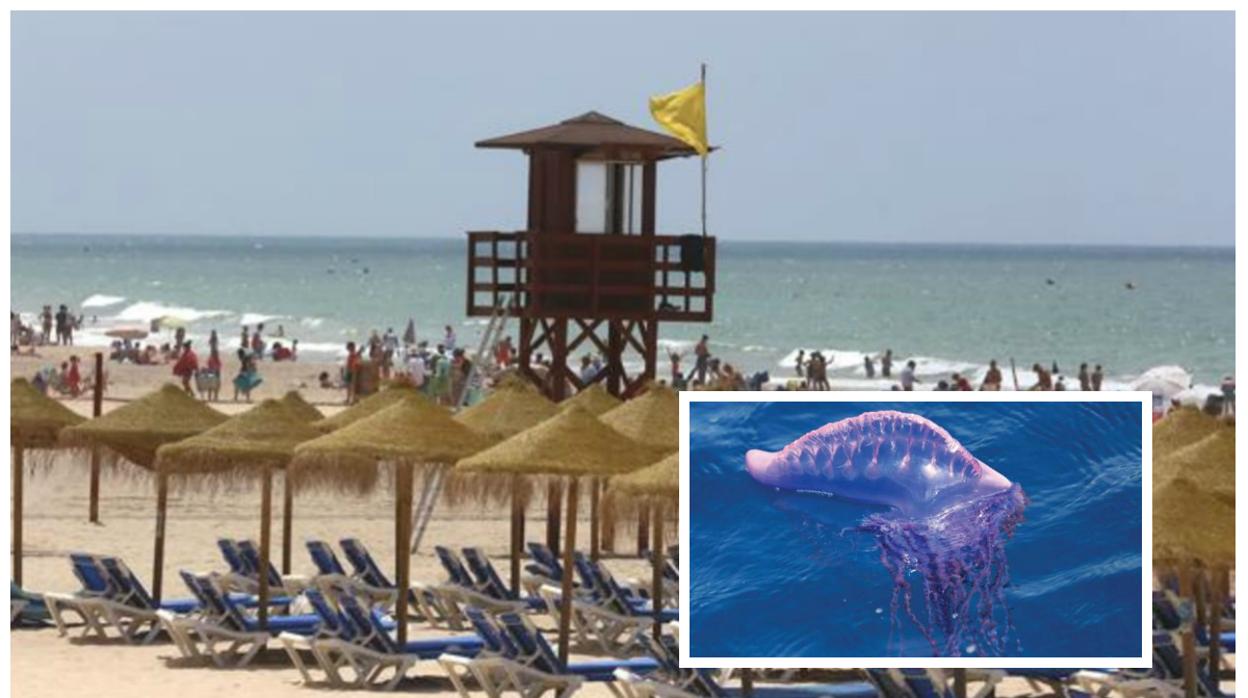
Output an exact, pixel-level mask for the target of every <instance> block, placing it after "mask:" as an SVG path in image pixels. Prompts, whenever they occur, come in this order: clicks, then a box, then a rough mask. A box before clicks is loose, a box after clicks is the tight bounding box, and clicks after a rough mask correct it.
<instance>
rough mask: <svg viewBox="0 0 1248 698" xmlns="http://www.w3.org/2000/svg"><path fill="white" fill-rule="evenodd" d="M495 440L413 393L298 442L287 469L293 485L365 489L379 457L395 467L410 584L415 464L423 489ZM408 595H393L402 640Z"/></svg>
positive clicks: (401, 566) (402, 572)
mask: <svg viewBox="0 0 1248 698" xmlns="http://www.w3.org/2000/svg"><path fill="white" fill-rule="evenodd" d="M393 390H395V388H390V389H389V390H387V391H386V392H391V391H393ZM383 394H384V393H383ZM492 443H493V439H491V438H490V437H488V436H485V435H483V434H479V433H477V432H475V431H473V430H472V429H469V428H468V427H466V426H464V425H463V424H460V423H459V422H457V421H455V420H454V419H452V418H451V415H450V413H448V412H447V411H446V410H444V409H442V408H441V407H438V406H436V405H434V404H432V403H430V402H428V401H427V400H425V399H424V398H423V397H420V396H416V395H411V396H410V397H408V398H407V399H401V400H398V401H397V402H394V403H393V404H391V405H390V406H389V407H386V408H384V409H381V410H379V411H377V412H376V413H375V414H373V415H372V416H369V417H365V418H363V419H359V420H357V421H355V422H352V423H351V424H348V425H347V426H344V427H341V428H340V429H338V430H336V431H334V432H332V433H329V434H325V435H324V436H321V437H319V438H316V439H313V440H311V441H308V442H305V443H303V444H300V445H299V446H298V447H296V448H295V456H294V458H293V459H292V460H291V463H290V466H289V468H288V473H287V475H288V477H289V481H290V482H291V483H292V484H293V485H294V487H295V488H296V489H301V488H305V487H313V488H328V489H336V490H340V491H341V490H347V491H354V492H360V493H363V492H368V491H370V490H373V489H375V488H376V487H377V485H378V483H379V482H380V481H381V470H382V466H383V465H385V466H388V467H390V468H392V469H393V474H394V490H395V541H394V544H395V568H396V571H395V576H396V577H397V585H398V588H399V589H407V588H408V587H410V586H411V552H410V548H409V545H410V542H411V537H412V488H413V468H414V467H415V466H417V465H419V466H422V467H425V468H426V480H425V490H426V492H427V493H428V492H431V491H433V490H434V489H436V483H437V481H438V480H439V479H440V478H441V476H442V470H443V469H444V468H445V467H446V466H448V465H450V464H452V463H455V462H456V461H458V460H459V459H461V458H463V457H465V456H468V455H471V454H473V453H476V452H477V451H480V450H481V449H483V448H485V447H487V446H489V445H490V444H492ZM407 601H408V599H407V594H399V595H398V603H397V605H396V608H395V617H396V618H398V619H399V641H400V643H402V642H404V641H406V638H407V622H406V618H407Z"/></svg>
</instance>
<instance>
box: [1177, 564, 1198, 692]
mask: <svg viewBox="0 0 1248 698" xmlns="http://www.w3.org/2000/svg"><path fill="white" fill-rule="evenodd" d="M1194 591H1195V590H1194V589H1193V588H1192V568H1191V566H1190V563H1183V567H1181V568H1180V569H1179V595H1180V596H1182V597H1184V598H1187V599H1190V598H1192V594H1193V593H1194ZM1183 693H1184V695H1186V697H1187V698H1196V636H1195V634H1194V633H1193V632H1192V628H1191V627H1190V626H1189V627H1188V628H1186V629H1185V630H1184V631H1183Z"/></svg>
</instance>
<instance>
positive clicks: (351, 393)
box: [342, 342, 360, 405]
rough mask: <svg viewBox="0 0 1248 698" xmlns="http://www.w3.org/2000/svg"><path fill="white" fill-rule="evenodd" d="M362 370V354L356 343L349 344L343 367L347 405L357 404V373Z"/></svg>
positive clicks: (343, 382)
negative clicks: (356, 347) (357, 349)
mask: <svg viewBox="0 0 1248 698" xmlns="http://www.w3.org/2000/svg"><path fill="white" fill-rule="evenodd" d="M359 369H360V354H359V352H357V351H356V350H355V342H347V360H346V362H345V363H343V366H342V384H343V385H345V386H346V387H347V404H348V405H350V404H351V403H353V402H355V373H356V371H358V370H359Z"/></svg>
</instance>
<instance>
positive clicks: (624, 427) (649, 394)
mask: <svg viewBox="0 0 1248 698" xmlns="http://www.w3.org/2000/svg"><path fill="white" fill-rule="evenodd" d="M598 419H601V420H602V423H603V424H606V425H607V426H609V427H611V428H612V429H615V430H616V431H618V432H620V433H621V434H623V435H625V436H627V437H629V438H630V439H632V440H634V441H637V442H640V443H643V444H646V445H647V446H651V447H654V448H656V449H660V450H662V451H664V452H670V451H675V450H677V449H679V448H680V398H679V397H678V396H677V394H676V391H674V390H672V389H671V388H668V387H666V386H662V385H652V386H651V387H650V389H649V390H647V391H646V392H645V393H643V394H641V395H640V396H639V397H636V398H633V399H632V400H629V401H628V402H625V403H624V404H622V405H620V406H619V407H616V408H615V409H613V410H611V411H609V412H607V413H605V414H602V415H600V416H599V417H598Z"/></svg>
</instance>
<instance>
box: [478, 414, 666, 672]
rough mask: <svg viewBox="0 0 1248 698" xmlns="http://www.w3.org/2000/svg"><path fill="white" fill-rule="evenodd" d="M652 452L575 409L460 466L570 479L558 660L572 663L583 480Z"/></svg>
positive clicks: (515, 545)
mask: <svg viewBox="0 0 1248 698" xmlns="http://www.w3.org/2000/svg"><path fill="white" fill-rule="evenodd" d="M655 457H656V456H655V454H654V452H653V451H651V450H650V449H648V448H646V447H645V446H642V445H641V444H638V443H637V442H636V441H633V440H632V439H630V438H628V437H627V436H624V435H623V434H621V433H619V432H618V431H615V430H614V429H612V428H610V427H608V426H607V425H605V424H603V423H602V422H600V421H598V420H597V419H595V418H594V416H593V415H592V414H590V413H589V412H587V411H585V410H583V409H580V408H575V407H574V408H572V409H568V410H564V411H562V412H560V413H559V414H558V415H556V416H554V417H552V418H550V419H548V420H546V421H544V422H542V423H541V424H538V425H537V426H535V427H533V428H531V429H527V430H525V431H523V432H520V433H519V434H516V435H515V436H513V437H511V438H509V439H507V440H506V441H503V442H502V443H500V444H498V445H496V446H492V447H490V448H487V449H485V450H484V451H481V452H480V453H477V454H476V455H474V456H471V457H468V458H465V459H463V460H461V461H459V463H457V464H456V466H455V467H456V468H457V469H462V470H464V471H467V472H479V473H494V474H505V475H511V476H513V479H512V481H513V482H515V481H516V480H517V478H519V477H537V478H543V477H545V478H557V477H566V478H567V479H568V490H567V496H566V499H567V517H566V520H565V523H564V525H565V528H566V533H565V536H566V537H565V539H564V545H563V595H562V601H561V603H562V604H563V609H562V612H561V613H560V617H559V658H560V659H561V660H563V661H565V662H566V661H567V658H568V630H569V622H570V620H571V604H572V567H573V563H572V551H573V548H574V547H575V546H576V504H577V498H578V492H577V488H578V482H577V479H578V478H579V477H585V476H589V477H609V476H611V475H618V474H621V473H626V472H629V471H631V470H636V469H637V468H639V467H641V466H643V465H646V464H647V463H649V462H652V461H653V459H654V458H655ZM515 531H516V512H515V509H514V508H513V511H512V537H511V560H512V563H511V564H512V570H511V571H512V584H513V585H517V584H518V580H519V568H518V562H519V559H520V549H519V548H520V541H519V540H518V539H517V538H516V534H515Z"/></svg>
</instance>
